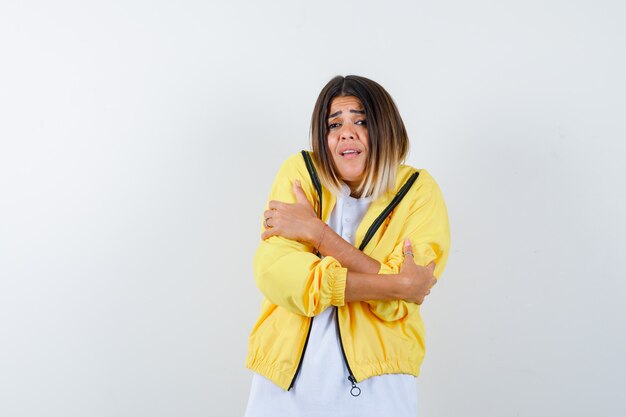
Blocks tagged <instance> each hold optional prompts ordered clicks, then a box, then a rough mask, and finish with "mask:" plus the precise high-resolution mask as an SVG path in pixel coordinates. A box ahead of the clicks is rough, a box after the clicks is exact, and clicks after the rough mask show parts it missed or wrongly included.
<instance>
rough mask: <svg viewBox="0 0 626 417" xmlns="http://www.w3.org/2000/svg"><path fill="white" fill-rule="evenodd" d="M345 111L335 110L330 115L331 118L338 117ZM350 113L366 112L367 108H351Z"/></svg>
mask: <svg viewBox="0 0 626 417" xmlns="http://www.w3.org/2000/svg"><path fill="white" fill-rule="evenodd" d="M342 113H343V112H342V111H341V110H339V111H337V112H334V113H333V114H331V115H330V116H328V118H329V119H332V118H333V117H337V116H339V115H340V114H342ZM350 113H356V114H365V110H354V109H350Z"/></svg>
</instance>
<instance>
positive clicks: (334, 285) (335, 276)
mask: <svg viewBox="0 0 626 417" xmlns="http://www.w3.org/2000/svg"><path fill="white" fill-rule="evenodd" d="M347 277H348V268H343V267H339V268H335V269H334V270H333V272H332V277H331V279H330V282H329V284H330V304H331V305H334V306H337V307H341V306H342V305H344V304H345V303H346V278H347Z"/></svg>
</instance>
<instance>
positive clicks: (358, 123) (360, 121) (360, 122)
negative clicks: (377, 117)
mask: <svg viewBox="0 0 626 417" xmlns="http://www.w3.org/2000/svg"><path fill="white" fill-rule="evenodd" d="M355 124H356V125H360V126H367V120H365V119H363V120H357V121H356V123H355Z"/></svg>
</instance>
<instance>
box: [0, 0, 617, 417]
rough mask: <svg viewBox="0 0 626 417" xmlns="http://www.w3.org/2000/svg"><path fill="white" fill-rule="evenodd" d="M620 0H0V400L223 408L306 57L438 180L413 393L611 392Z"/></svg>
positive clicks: (30, 409)
mask: <svg viewBox="0 0 626 417" xmlns="http://www.w3.org/2000/svg"><path fill="white" fill-rule="evenodd" d="M625 21H626V5H625V3H624V2H623V1H608V0H603V1H599V0H596V1H591V0H589V1H565V0H563V1H555V0H543V1H538V0H526V1H496V0H490V1H487V0H483V1H472V2H469V1H465V2H463V1H449V0H438V1H430V2H426V1H415V2H409V1H407V2H393V1H390V2H387V3H384V2H381V1H344V2H328V1H308V2H296V1H281V2H271V3H269V2H255V1H230V2H214V3H213V2H207V1H177V2H163V1H159V2H154V1H137V0H135V1H128V0H127V1H115V2H83V1H73V2H70V1H57V2H44V1H19V2H18V1H12V2H11V1H7V0H4V1H2V3H0V60H1V61H0V339H1V340H0V415H2V416H3V417H18V416H29V417H30V416H33V417H34V416H38V417H39V416H46V417H52V416H62V417H74V416H75V417H85V416H90V417H91V416H93V417H99V416H116V417H117V416H122V417H126V416H128V417H136V416H150V417H157V416H185V417H187V416H190V417H191V416H240V415H242V413H243V410H244V409H245V404H246V399H247V395H248V389H249V383H250V379H251V373H250V372H249V371H248V370H246V369H245V368H244V362H245V355H246V348H247V347H246V343H247V336H248V333H249V331H250V328H251V326H252V324H253V323H254V321H255V319H256V315H257V313H258V311H259V304H260V300H261V295H260V293H259V291H258V290H257V289H256V288H255V286H254V281H253V278H252V273H251V270H252V266H251V264H252V256H253V253H254V250H255V248H256V245H257V243H258V239H259V230H260V221H261V213H262V210H263V206H264V203H265V199H266V197H267V194H268V192H269V187H270V184H271V182H272V179H273V177H274V175H275V173H276V170H277V169H278V167H279V165H280V163H281V162H282V161H283V160H284V158H286V157H287V156H288V155H290V154H292V153H294V152H297V151H299V150H300V149H303V148H307V147H308V132H309V120H310V114H311V111H312V108H313V104H314V101H315V99H316V97H317V94H318V92H319V90H320V89H321V88H322V87H323V85H324V84H325V83H326V82H327V81H328V80H329V79H330V78H331V77H332V76H334V75H337V74H344V75H345V74H360V75H364V76H367V77H369V78H372V79H374V80H376V81H378V82H379V83H381V84H382V85H383V86H384V87H385V88H386V89H387V90H388V91H389V92H390V93H391V94H392V96H393V97H394V98H395V100H396V102H397V105H398V107H399V109H400V111H401V113H402V115H403V117H404V120H405V123H406V125H407V128H408V130H409V134H410V137H411V140H412V148H411V153H410V156H409V159H408V163H410V164H412V165H414V166H418V167H423V168H427V169H428V170H429V171H430V172H431V174H432V175H433V176H434V177H435V178H436V179H437V181H438V182H439V184H440V186H441V188H442V191H443V193H444V196H445V198H446V201H447V204H448V209H449V215H450V220H451V227H452V245H453V246H452V253H451V256H450V260H449V264H448V268H447V270H446V272H445V274H444V276H443V278H442V279H441V281H440V283H439V284H438V285H437V287H436V288H435V290H434V291H433V293H432V294H431V295H430V296H429V298H428V299H427V301H426V304H425V305H424V307H423V312H424V317H425V320H426V324H427V329H428V337H427V343H428V352H427V357H426V361H425V363H424V366H423V368H422V375H421V376H420V378H419V402H420V412H421V415H422V416H428V417H451V416H464V417H474V416H475V417H491V416H493V417H503V416H511V417H521V416H524V417H526V416H536V417H542V416H581V417H582V416H596V417H598V416H607V417H609V416H623V415H625V414H626V406H625V405H624V404H623V403H624V400H623V398H622V397H623V389H624V386H625V385H626V381H625V379H626V378H625V376H624V375H625V374H626V366H625V364H624V359H623V357H624V352H625V351H626V332H625V330H626V314H625V313H626V311H625V308H624V307H623V301H622V300H623V299H624V297H625V296H626V284H625V281H624V273H623V267H622V265H621V261H622V259H623V253H624V250H625V249H626V245H625V243H624V235H625V233H626V225H625V222H624V212H625V211H626V207H625V206H626V205H625V202H626V195H625V194H626V184H624V183H625V181H624V178H626V175H624V172H623V168H622V166H623V161H624V158H625V157H626V145H625V142H626V123H625V120H626V81H625V80H626V77H625V76H624V74H626V58H625V51H626V29H625V27H626V25H625V24H624V22H625Z"/></svg>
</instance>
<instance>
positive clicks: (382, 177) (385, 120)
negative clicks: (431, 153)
mask: <svg viewBox="0 0 626 417" xmlns="http://www.w3.org/2000/svg"><path fill="white" fill-rule="evenodd" d="M349 96H351V97H356V98H358V99H359V100H360V101H361V104H362V105H363V108H364V109H365V117H366V120H367V124H366V126H367V133H368V138H369V152H368V155H367V160H366V162H365V175H364V176H363V180H362V181H361V183H360V184H359V185H358V187H357V190H356V195H359V196H364V197H367V196H372V197H373V198H374V199H377V198H378V197H381V196H382V195H383V194H384V193H386V192H387V191H389V190H392V189H393V188H394V186H395V180H396V173H397V170H398V166H399V165H400V163H402V162H403V161H404V159H405V158H406V155H407V153H408V151H409V138H408V135H407V133H406V129H405V127H404V122H403V121H402V118H401V117H400V113H399V112H398V109H397V108H396V105H395V103H394V102H393V99H392V98H391V96H390V95H389V93H387V91H385V89H384V88H383V87H382V86H381V85H380V84H378V83H376V82H375V81H372V80H370V79H367V78H365V77H360V76H357V75H347V76H345V77H342V76H336V77H334V78H333V79H332V80H330V81H329V82H328V84H326V86H325V87H324V88H323V89H322V91H321V92H320V95H319V97H318V98H317V101H316V103H315V108H314V109H313V117H312V118H311V145H312V148H313V160H314V161H315V164H316V165H317V167H318V173H319V177H320V179H321V181H322V183H323V184H324V185H325V186H326V188H328V189H329V190H330V191H331V192H333V193H335V194H338V193H339V192H340V190H341V179H340V178H339V177H338V175H337V174H338V171H337V168H336V167H335V164H334V162H333V158H332V156H331V155H330V151H329V149H328V141H327V139H326V138H327V135H328V116H329V111H330V103H331V102H332V100H333V99H334V98H335V97H349Z"/></svg>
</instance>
